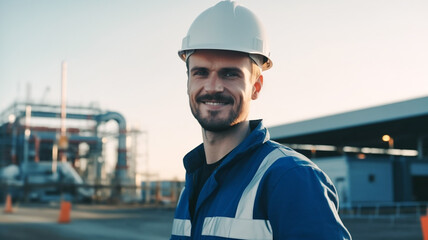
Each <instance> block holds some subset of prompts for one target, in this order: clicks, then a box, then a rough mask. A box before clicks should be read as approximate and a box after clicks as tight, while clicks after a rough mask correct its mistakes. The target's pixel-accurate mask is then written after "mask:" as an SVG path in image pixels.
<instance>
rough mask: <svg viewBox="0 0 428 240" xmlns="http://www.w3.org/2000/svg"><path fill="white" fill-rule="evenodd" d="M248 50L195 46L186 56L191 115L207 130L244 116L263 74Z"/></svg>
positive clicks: (217, 129) (218, 128) (227, 125)
mask: <svg viewBox="0 0 428 240" xmlns="http://www.w3.org/2000/svg"><path fill="white" fill-rule="evenodd" d="M253 65H255V64H253V62H252V61H251V60H250V58H249V57H248V54H244V53H239V52H233V51H220V50H198V51H196V52H195V53H193V54H192V55H191V56H190V57H189V62H188V69H189V70H188V86H187V93H188V95H189V103H190V108H191V110H192V114H193V116H194V117H195V118H196V119H197V120H198V122H199V124H200V125H201V126H202V128H204V129H205V130H207V131H211V132H221V131H225V130H227V129H229V128H230V127H232V126H234V125H236V124H238V123H240V122H243V121H245V120H246V119H247V117H248V114H249V110H250V101H251V100H252V99H253V100H254V99H256V98H257V96H258V93H259V92H260V89H261V86H262V84H263V77H262V76H261V75H260V74H254V73H253V72H257V71H253V69H254V68H257V66H253Z"/></svg>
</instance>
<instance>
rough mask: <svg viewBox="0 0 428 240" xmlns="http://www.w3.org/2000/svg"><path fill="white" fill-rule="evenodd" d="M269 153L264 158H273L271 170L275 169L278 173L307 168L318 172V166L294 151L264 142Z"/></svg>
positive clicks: (270, 142)
mask: <svg viewBox="0 0 428 240" xmlns="http://www.w3.org/2000/svg"><path fill="white" fill-rule="evenodd" d="M266 145H267V147H268V148H270V153H269V154H268V155H267V156H266V157H267V158H273V161H274V164H272V166H271V169H272V170H274V169H277V170H279V171H288V170H291V169H293V168H299V167H303V168H305V167H308V168H315V169H317V170H319V168H318V166H317V165H316V164H315V163H313V162H312V161H311V160H309V159H308V158H307V157H305V156H304V155H303V154H301V153H298V152H296V151H295V150H293V149H291V148H289V147H287V146H284V145H281V144H279V143H277V142H274V141H268V142H266Z"/></svg>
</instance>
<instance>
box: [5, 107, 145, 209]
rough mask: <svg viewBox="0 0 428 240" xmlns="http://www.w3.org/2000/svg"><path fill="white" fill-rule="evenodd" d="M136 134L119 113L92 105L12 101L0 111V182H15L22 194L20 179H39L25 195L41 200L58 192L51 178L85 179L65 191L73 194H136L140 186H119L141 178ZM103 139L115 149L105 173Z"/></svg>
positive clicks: (62, 180) (32, 181)
mask: <svg viewBox="0 0 428 240" xmlns="http://www.w3.org/2000/svg"><path fill="white" fill-rule="evenodd" d="M110 122H114V123H115V124H113V125H112V124H109V123H110ZM139 135H141V131H139V130H138V129H129V128H128V127H127V124H126V120H125V118H124V117H123V116H122V115H121V114H120V113H118V112H112V111H105V110H102V109H101V108H99V107H97V106H87V107H86V106H70V105H69V106H67V110H66V112H64V109H63V108H62V106H60V105H49V104H35V103H31V102H15V103H13V104H11V105H10V107H8V108H7V109H5V110H4V111H3V112H1V114H0V181H1V183H2V185H1V186H3V188H4V186H5V184H6V185H9V187H10V186H14V187H15V188H16V191H15V194H16V196H15V197H22V194H23V191H22V186H23V185H25V184H27V185H31V184H32V185H33V186H34V185H37V184H39V185H43V184H44V188H43V189H42V190H41V188H36V189H32V190H31V191H30V192H27V193H26V196H25V197H26V198H27V199H28V198H33V199H35V200H40V201H50V200H51V199H52V198H54V197H59V195H60V193H59V190H58V186H56V185H55V184H56V183H63V184H64V183H68V184H74V185H80V186H84V185H87V187H78V188H77V192H76V191H74V192H70V196H72V197H79V196H80V197H87V198H98V199H107V198H112V197H117V198H121V199H124V198H126V199H134V198H141V194H140V193H141V190H139V189H135V188H134V189H131V190H129V189H128V190H124V189H120V186H123V185H128V186H138V185H139V184H140V182H141V181H140V180H137V179H136V178H137V174H138V172H137V152H136V151H137V150H136V149H137V147H136V145H137V141H136V140H137V139H138V136H139ZM108 144H110V145H111V146H113V148H115V152H116V155H117V161H116V163H115V169H114V171H112V172H111V173H110V174H109V172H107V171H106V167H105V159H106V151H107V147H106V146H107V145H108ZM140 147H145V146H144V145H142V146H140ZM93 186H97V187H98V189H97V188H94V187H93ZM109 186H110V187H114V186H116V187H119V188H108V187H109ZM19 187H21V188H19ZM1 190H2V189H1V188H0V192H1ZM3 190H4V191H3V192H5V191H8V192H10V188H9V189H6V190H5V189H3ZM115 190H116V192H115ZM117 191H119V192H117ZM61 194H62V193H61Z"/></svg>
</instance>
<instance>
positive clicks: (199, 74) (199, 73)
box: [192, 69, 208, 76]
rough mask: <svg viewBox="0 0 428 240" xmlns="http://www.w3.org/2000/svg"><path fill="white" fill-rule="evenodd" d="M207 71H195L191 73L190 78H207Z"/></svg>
mask: <svg viewBox="0 0 428 240" xmlns="http://www.w3.org/2000/svg"><path fill="white" fill-rule="evenodd" d="M207 75H208V71H207V70H204V69H196V70H194V71H192V76H207Z"/></svg>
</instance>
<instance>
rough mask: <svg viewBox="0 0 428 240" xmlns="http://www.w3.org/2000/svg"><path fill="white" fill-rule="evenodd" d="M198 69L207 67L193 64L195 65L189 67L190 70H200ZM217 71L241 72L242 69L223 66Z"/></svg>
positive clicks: (206, 69)
mask: <svg viewBox="0 0 428 240" xmlns="http://www.w3.org/2000/svg"><path fill="white" fill-rule="evenodd" d="M200 70H203V71H208V68H206V67H198V66H195V67H192V68H191V69H190V72H194V71H200ZM218 72H239V73H242V70H241V69H240V68H236V67H225V68H221V69H220V70H219V71H218Z"/></svg>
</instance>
